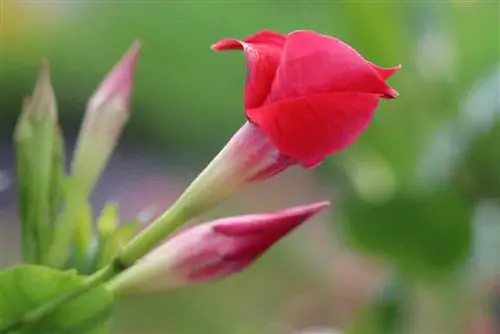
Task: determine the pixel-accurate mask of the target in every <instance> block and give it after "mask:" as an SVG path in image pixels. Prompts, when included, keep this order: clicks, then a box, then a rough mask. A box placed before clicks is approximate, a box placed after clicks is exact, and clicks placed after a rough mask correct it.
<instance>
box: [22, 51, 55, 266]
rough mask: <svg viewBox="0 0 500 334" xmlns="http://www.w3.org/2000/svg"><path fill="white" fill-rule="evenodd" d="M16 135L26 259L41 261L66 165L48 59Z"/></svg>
mask: <svg viewBox="0 0 500 334" xmlns="http://www.w3.org/2000/svg"><path fill="white" fill-rule="evenodd" d="M14 138H15V150H16V160H17V162H16V165H17V180H18V198H19V205H18V209H19V217H20V220H21V235H22V242H21V243H22V248H23V260H24V261H25V262H31V263H39V262H40V256H41V254H42V253H43V252H44V250H45V249H46V248H47V247H48V245H49V244H50V238H51V234H52V227H53V226H52V224H53V221H54V209H55V208H56V207H57V206H58V205H60V203H59V202H58V200H57V199H56V198H55V197H54V196H53V195H54V194H55V192H57V190H56V189H57V188H58V187H59V181H60V180H59V179H57V178H55V176H56V173H57V172H58V170H59V169H60V168H61V167H62V161H61V160H62V159H60V158H58V157H59V155H60V153H61V148H60V147H59V146H60V145H58V141H59V140H62V139H61V136H60V133H59V129H58V126H57V105H56V98H55V95H54V90H53V88H52V84H51V80H50V69H49V64H48V63H47V62H46V61H43V62H42V66H41V70H40V74H39V76H38V80H37V83H36V85H35V89H34V91H33V94H32V95H31V97H27V98H26V99H25V100H24V103H23V106H22V111H21V115H20V117H19V120H18V122H17V126H16V130H15V134H14Z"/></svg>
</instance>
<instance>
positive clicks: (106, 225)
mask: <svg viewBox="0 0 500 334" xmlns="http://www.w3.org/2000/svg"><path fill="white" fill-rule="evenodd" d="M118 211H119V207H118V203H116V202H108V203H107V204H106V206H105V207H104V208H103V209H102V211H101V213H100V215H99V218H98V219H97V231H98V233H99V235H100V236H101V237H104V238H107V237H108V236H109V235H111V234H112V233H113V232H114V230H115V229H116V227H117V226H118V221H119V219H120V217H119V214H118Z"/></svg>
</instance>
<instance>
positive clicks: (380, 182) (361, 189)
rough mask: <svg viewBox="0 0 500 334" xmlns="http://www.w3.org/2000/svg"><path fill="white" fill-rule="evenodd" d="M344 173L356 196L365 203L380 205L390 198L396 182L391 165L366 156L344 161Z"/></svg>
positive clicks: (378, 158)
mask: <svg viewBox="0 0 500 334" xmlns="http://www.w3.org/2000/svg"><path fill="white" fill-rule="evenodd" d="M346 167H347V168H346V173H347V175H348V176H349V178H350V179H351V182H352V185H353V187H354V188H355V190H356V191H357V192H358V195H359V196H360V197H362V198H363V199H364V200H365V201H367V202H372V203H381V202H385V201H388V200H390V199H391V198H392V196H393V195H394V193H395V191H396V186H397V181H396V176H395V174H394V170H393V169H392V167H391V165H390V164H389V163H388V162H387V161H386V160H384V159H383V158H382V157H380V156H378V155H375V154H367V155H363V156H362V157H357V158H354V159H352V160H351V159H348V160H347V161H346Z"/></svg>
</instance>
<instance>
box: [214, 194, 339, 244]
mask: <svg viewBox="0 0 500 334" xmlns="http://www.w3.org/2000/svg"><path fill="white" fill-rule="evenodd" d="M329 205H330V202H328V201H323V202H317V203H312V204H309V205H302V206H297V207H293V208H288V209H285V210H280V211H276V212H271V213H264V214H253V215H245V216H239V217H231V218H225V219H220V220H217V221H214V222H213V224H214V225H213V226H214V227H213V229H214V231H216V232H217V233H222V234H224V235H227V236H243V237H244V236H250V235H252V234H261V235H262V234H264V235H265V234H272V235H274V234H276V233H278V234H284V233H288V232H289V231H290V230H292V229H293V228H295V227H297V226H298V225H300V224H301V223H303V222H305V221H306V220H307V219H309V218H310V217H312V216H313V215H315V214H317V213H318V212H320V211H321V210H323V209H325V208H327V207H328V206H329Z"/></svg>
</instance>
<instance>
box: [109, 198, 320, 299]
mask: <svg viewBox="0 0 500 334" xmlns="http://www.w3.org/2000/svg"><path fill="white" fill-rule="evenodd" d="M328 206H329V202H326V201H325V202H318V203H314V204H309V205H303V206H298V207H293V208H288V209H285V210H281V211H276V212H271V213H261V214H252V215H244V216H237V217H230V218H224V219H218V220H215V221H212V222H209V223H205V224H202V225H198V226H195V227H193V228H189V229H187V230H185V231H182V232H180V233H179V234H177V235H175V236H173V237H172V238H171V239H170V240H168V241H167V242H166V243H165V244H163V245H162V246H160V247H158V248H157V249H155V250H154V251H152V252H151V253H150V254H149V255H147V256H146V257H145V258H144V259H143V260H141V261H140V262H139V263H138V264H136V265H134V266H133V267H132V268H130V269H129V270H128V271H126V272H125V273H123V274H122V275H121V276H119V277H118V278H117V279H116V280H115V281H113V282H112V283H111V287H112V288H113V290H115V291H120V292H122V291H127V290H143V291H144V290H156V289H159V288H160V289H170V288H176V287H180V286H184V285H190V284H196V283H201V282H207V281H212V280H216V279H220V278H223V277H225V276H229V275H231V274H233V273H237V272H239V271H241V270H243V269H245V268H247V267H248V266H249V265H250V264H251V263H253V262H254V261H255V260H257V259H258V258H259V257H260V256H261V255H262V254H263V253H264V252H265V251H266V250H267V249H268V248H269V247H271V246H272V245H273V244H275V243H276V242H277V241H278V240H280V239H281V238H283V237H284V236H286V235H287V234H288V233H290V232H291V231H292V230H293V229H294V228H296V227H298V226H300V225H301V224H302V223H304V222H305V221H306V220H307V219H309V218H311V217H312V216H314V215H315V214H316V213H318V212H319V211H321V210H323V209H325V208H326V207H328Z"/></svg>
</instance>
